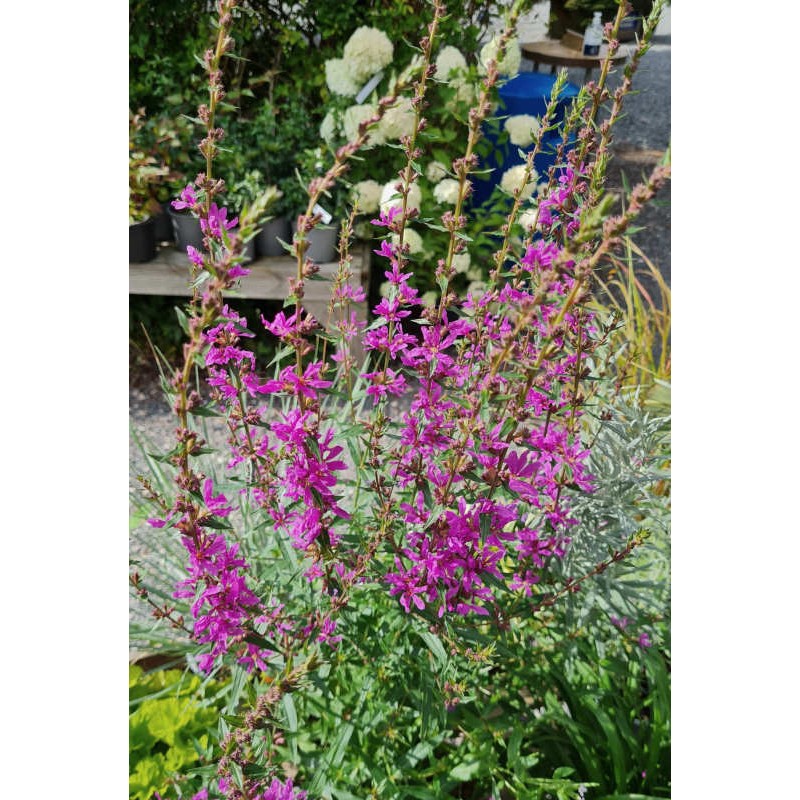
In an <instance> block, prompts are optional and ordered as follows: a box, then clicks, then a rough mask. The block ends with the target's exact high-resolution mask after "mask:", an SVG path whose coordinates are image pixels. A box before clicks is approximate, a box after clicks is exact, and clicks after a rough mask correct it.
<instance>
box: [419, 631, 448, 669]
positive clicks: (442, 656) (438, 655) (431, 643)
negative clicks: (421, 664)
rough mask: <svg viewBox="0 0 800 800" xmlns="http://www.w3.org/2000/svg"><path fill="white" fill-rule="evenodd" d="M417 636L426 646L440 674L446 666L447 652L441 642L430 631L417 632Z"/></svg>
mask: <svg viewBox="0 0 800 800" xmlns="http://www.w3.org/2000/svg"><path fill="white" fill-rule="evenodd" d="M418 634H419V636H420V638H421V639H422V641H423V642H425V644H426V645H428V649H429V650H430V651H431V653H432V654H433V657H434V659H435V660H436V666H437V668H438V669H439V671H440V672H441V671H442V670H444V668H445V667H446V666H447V652H446V651H445V649H444V646H443V645H442V642H441V640H440V639H439V637H438V636H437V635H436V634H435V633H431V632H430V631H418Z"/></svg>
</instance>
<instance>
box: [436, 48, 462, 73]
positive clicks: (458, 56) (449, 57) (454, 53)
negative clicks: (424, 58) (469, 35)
mask: <svg viewBox="0 0 800 800" xmlns="http://www.w3.org/2000/svg"><path fill="white" fill-rule="evenodd" d="M435 64H436V77H437V78H438V79H439V80H441V81H451V80H452V79H453V78H454V77H458V76H459V75H460V74H461V73H464V72H466V71H467V59H466V58H464V55H463V53H462V52H461V51H460V50H459V49H458V48H457V47H453V46H452V45H447V47H443V48H442V49H441V50H440V51H439V54H438V55H437V56H436V61H435Z"/></svg>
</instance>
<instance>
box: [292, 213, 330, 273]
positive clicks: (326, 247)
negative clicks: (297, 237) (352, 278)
mask: <svg viewBox="0 0 800 800" xmlns="http://www.w3.org/2000/svg"><path fill="white" fill-rule="evenodd" d="M295 233H297V222H296V221H295V222H292V234H293V235H294V234H295ZM338 236H339V231H338V230H337V229H336V228H323V227H320V226H319V225H318V226H317V227H316V228H313V229H312V230H310V231H309V232H308V233H307V234H306V239H307V241H308V250H307V251H306V255H307V256H308V257H309V258H310V259H311V260H312V261H316V262H317V264H327V263H329V262H331V261H337V260H338V256H337V253H336V242H337V239H338Z"/></svg>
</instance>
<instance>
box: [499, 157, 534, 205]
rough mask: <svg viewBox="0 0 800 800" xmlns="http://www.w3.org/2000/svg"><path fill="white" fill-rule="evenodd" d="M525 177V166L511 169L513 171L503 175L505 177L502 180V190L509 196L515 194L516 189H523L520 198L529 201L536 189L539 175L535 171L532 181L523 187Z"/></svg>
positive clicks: (520, 165)
mask: <svg viewBox="0 0 800 800" xmlns="http://www.w3.org/2000/svg"><path fill="white" fill-rule="evenodd" d="M524 177H525V165H524V164H517V166H516V167H511V169H507V170H506V171H505V172H504V173H503V177H502V178H500V188H501V189H502V190H503V191H504V192H507V193H508V194H513V193H514V190H515V189H522V192H521V194H520V197H521V198H522V199H523V200H527V199H528V198H529V197H530V196H531V195H532V194H533V192H534V190H535V189H536V181H537V179H538V177H539V174H538V173H537V172H536V170H535V169H534V170H532V171H531V177H530V180H529V181H528V183H526V184H525V185H524V186H523V185H522V181H523V179H524Z"/></svg>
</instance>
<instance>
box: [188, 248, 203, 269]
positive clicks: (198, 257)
mask: <svg viewBox="0 0 800 800" xmlns="http://www.w3.org/2000/svg"><path fill="white" fill-rule="evenodd" d="M186 254H187V255H188V256H189V260H190V261H191V262H192V263H193V264H195V265H196V266H198V267H202V266H203V254H202V253H201V252H200V251H199V250H197V248H195V247H192V246H191V245H188V246H187V247H186Z"/></svg>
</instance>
